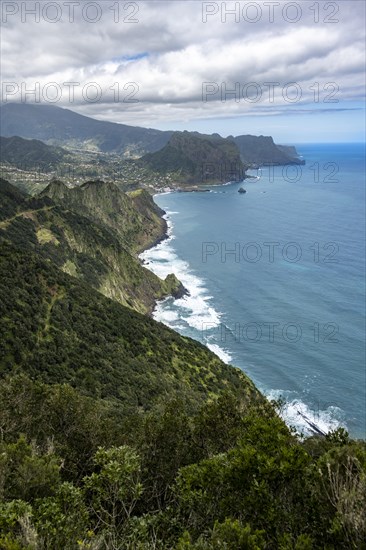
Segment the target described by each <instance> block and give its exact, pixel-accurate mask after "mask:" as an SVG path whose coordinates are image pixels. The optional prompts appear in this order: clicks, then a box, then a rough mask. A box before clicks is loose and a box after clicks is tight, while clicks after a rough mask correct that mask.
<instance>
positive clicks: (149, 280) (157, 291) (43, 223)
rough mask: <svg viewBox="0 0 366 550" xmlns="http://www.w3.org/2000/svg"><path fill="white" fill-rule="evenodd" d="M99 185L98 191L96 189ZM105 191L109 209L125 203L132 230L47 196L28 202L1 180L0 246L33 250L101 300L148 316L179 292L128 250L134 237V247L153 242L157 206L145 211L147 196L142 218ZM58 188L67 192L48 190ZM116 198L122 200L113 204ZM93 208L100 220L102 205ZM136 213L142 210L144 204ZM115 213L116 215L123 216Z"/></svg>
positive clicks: (159, 222)
mask: <svg viewBox="0 0 366 550" xmlns="http://www.w3.org/2000/svg"><path fill="white" fill-rule="evenodd" d="M103 186H104V184H101V185H100V186H98V190H99V189H100V187H103ZM105 187H106V189H105V195H104V196H105V197H107V196H109V204H110V206H111V207H113V208H115V209H118V208H120V207H121V203H122V202H123V204H127V206H128V213H129V216H130V218H131V219H132V220H133V223H132V224H131V226H132V228H131V227H130V228H129V227H128V225H127V222H126V223H125V225H124V230H123V231H121V232H120V234H119V233H118V232H116V231H115V230H114V229H113V227H112V226H111V225H113V224H111V225H108V224H105V223H103V222H102V220H101V219H99V220H97V219H96V220H95V221H93V220H92V219H90V218H88V217H86V215H84V216H83V215H80V214H78V213H77V212H76V211H75V210H69V209H67V208H63V207H61V206H60V205H59V204H57V203H56V202H54V201H52V200H51V199H50V198H49V197H48V196H46V195H42V196H39V197H32V198H31V197H27V196H25V195H23V194H21V193H20V192H19V191H18V190H17V189H16V188H15V187H13V186H12V185H11V184H9V183H8V182H6V181H5V180H0V199H1V202H0V242H1V241H7V242H10V243H13V244H15V245H16V246H18V247H21V248H22V249H23V250H24V251H35V252H37V253H38V254H39V255H40V256H41V257H43V258H45V259H48V260H52V262H53V263H54V264H55V265H56V266H58V267H59V268H60V269H62V270H63V271H64V272H66V273H69V274H70V275H73V276H74V277H77V278H78V279H81V280H83V281H84V282H86V283H88V284H89V285H91V286H92V287H93V288H95V289H96V290H99V291H100V292H101V293H102V294H104V295H105V296H107V297H109V298H112V299H114V300H116V301H117V302H119V303H121V304H123V305H125V306H128V307H131V308H133V309H135V310H137V311H140V312H142V313H149V312H151V311H152V310H153V308H154V305H155V302H156V300H158V299H162V298H164V297H166V296H169V295H171V294H173V295H178V294H181V293H182V291H183V289H182V287H181V285H180V283H179V281H178V280H177V279H176V278H175V277H174V276H173V275H171V276H168V278H167V279H166V280H165V281H162V280H161V279H159V278H158V277H157V276H156V275H154V274H153V273H152V272H151V271H149V270H147V269H145V268H144V267H142V265H141V264H140V262H139V260H138V259H137V258H136V257H135V254H134V252H133V251H130V248H129V247H128V243H129V242H130V240H129V239H132V237H133V235H136V240H137V242H138V241H140V242H142V241H144V240H145V239H146V241H147V240H148V239H151V242H153V239H155V238H157V237H156V235H158V234H159V230H160V227H162V220H161V218H160V217H159V215H158V212H157V211H156V209H155V206H152V207H151V212H150V210H149V205H150V201H151V202H152V204H153V205H154V203H153V201H152V199H151V198H150V195H148V196H147V197H145V207H144V210H143V213H142V214H140V211H139V210H138V208H137V206H135V204H134V202H133V200H132V199H130V198H129V197H127V196H126V195H124V194H123V193H121V192H120V191H119V190H118V189H117V188H114V186H113V188H112V187H110V186H107V185H106V186H105ZM56 188H59V189H65V190H66V191H68V189H67V188H66V187H65V186H64V185H63V184H62V183H55V184H51V186H50V187H49V189H56ZM84 196H85V194H83V197H84ZM116 196H117V197H118V198H119V199H120V200H119V201H117V202H116V204H115V205H114V203H113V200H114V198H115V197H116ZM96 200H97V199H96ZM90 204H91V203H90ZM97 204H98V212H99V214H100V215H101V213H102V212H103V205H102V203H101V202H99V203H97ZM75 208H76V207H75ZM140 208H141V209H142V208H143V205H142V204H141V205H140ZM105 212H106V214H105V218H106V220H107V222H108V220H109V219H110V218H111V219H112V220H113V216H112V212H111V210H108V208H106V211H105ZM118 212H119V213H118V216H120V217H121V216H123V212H122V211H118ZM87 213H88V211H87V210H86V209H85V214H87ZM109 216H110V217H109ZM116 216H117V214H116ZM147 216H149V218H148V217H147ZM145 220H146V222H145ZM145 227H146V230H145ZM135 228H136V233H134V230H135ZM139 231H140V232H139ZM123 237H126V238H123Z"/></svg>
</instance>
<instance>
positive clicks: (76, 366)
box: [0, 180, 366, 550]
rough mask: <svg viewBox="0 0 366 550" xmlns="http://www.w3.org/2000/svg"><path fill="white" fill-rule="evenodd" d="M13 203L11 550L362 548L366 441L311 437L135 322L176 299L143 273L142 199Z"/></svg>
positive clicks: (2, 265)
mask: <svg viewBox="0 0 366 550" xmlns="http://www.w3.org/2000/svg"><path fill="white" fill-rule="evenodd" d="M0 195H1V202H0V549H1V550H117V549H118V550H220V549H222V550H338V549H343V548H344V549H351V550H366V542H365V541H366V443H365V442H364V441H352V440H350V439H349V436H348V434H347V433H346V432H345V431H344V430H342V429H339V430H337V431H335V432H333V433H330V434H328V435H327V436H326V437H312V438H308V439H305V440H301V439H299V438H298V436H296V435H295V433H294V432H293V431H292V430H291V429H289V428H288V427H287V426H286V425H285V424H284V422H283V421H282V420H281V419H280V417H279V416H278V415H277V413H276V409H275V406H274V405H272V404H270V403H268V402H267V401H266V400H265V398H264V397H263V396H262V395H261V394H260V393H259V392H258V390H257V389H256V388H255V386H254V385H253V383H252V382H251V381H250V380H249V379H248V378H247V377H246V376H245V374H244V373H243V372H241V371H240V370H239V369H235V368H233V367H230V366H228V365H225V364H224V363H222V362H221V361H220V359H219V358H218V357H217V356H216V355H214V354H213V353H212V352H210V351H209V350H208V349H207V348H206V347H205V346H203V345H201V344H199V343H198V342H195V341H194V340H191V339H189V338H183V337H182V336H180V335H178V334H177V333H175V332H174V331H172V330H170V329H168V328H167V327H165V326H164V325H162V324H160V323H157V322H155V321H153V320H152V319H150V318H149V317H147V316H145V315H142V314H141V313H138V312H137V311H133V309H131V308H132V307H134V308H136V309H137V308H138V306H139V305H141V304H145V307H146V308H147V306H146V304H148V303H149V302H148V300H149V299H152V296H153V295H154V296H155V295H156V292H157V293H159V292H162V290H163V287H164V284H165V286H166V287H167V286H169V287H174V286H176V284H177V281H176V280H175V279H174V278H172V277H168V278H167V280H166V281H165V282H161V281H160V283H159V285H163V286H156V287H154V286H153V285H154V284H155V283H154V281H155V279H154V278H153V277H154V276H152V275H151V276H152V278H151V279H149V278H148V277H149V276H150V275H148V273H149V272H146V273H145V271H146V270H143V268H142V267H141V266H140V265H139V264H138V261H137V260H136V258H135V257H134V254H135V253H136V251H138V250H139V249H140V247H141V246H143V244H144V243H146V242H150V241H151V240H152V239H154V238H155V236H156V235H158V233H159V223H160V215H161V211H160V210H159V209H158V208H157V207H155V206H154V204H153V203H152V200H151V197H150V195H148V194H147V193H146V191H134V192H132V193H130V195H129V196H127V195H124V194H123V193H121V192H120V191H119V190H118V189H115V188H114V187H112V186H111V185H110V184H103V183H102V182H89V183H88V184H86V185H85V186H82V187H81V188H79V189H77V190H70V189H68V188H67V187H65V186H64V185H63V184H62V183H60V182H54V183H53V184H52V185H51V186H50V187H49V188H48V190H47V192H46V193H44V194H43V195H42V196H38V197H33V198H30V197H27V196H25V195H23V194H22V193H21V192H20V191H19V190H17V189H16V188H14V187H13V186H12V185H10V184H9V183H8V182H6V181H4V180H1V181H0ZM51 197H52V198H51ZM113 277H115V279H113ZM156 279H157V278H156ZM158 281H159V280H158ZM102 282H104V284H105V285H107V282H109V287H108V288H105V289H103V288H101V285H102ZM113 285H114V286H113ZM149 285H151V287H149ZM112 288H113V289H114V291H115V296H112V297H113V298H114V299H113V300H112V299H110V298H108V297H106V296H104V295H103V294H102V293H101V292H98V290H99V291H102V292H103V290H104V293H105V294H113V292H112ZM147 288H151V289H152V290H151V292H150V293H148V291H147V290H146V289H147ZM97 289H98V290H97ZM116 289H119V291H120V292H121V293H122V292H124V296H125V299H126V301H129V306H130V307H129V308H127V307H124V305H122V304H121V303H118V302H122V303H123V299H122V297H121V295H120V294H118V292H117V290H116ZM141 289H143V290H141ZM165 291H166V288H165Z"/></svg>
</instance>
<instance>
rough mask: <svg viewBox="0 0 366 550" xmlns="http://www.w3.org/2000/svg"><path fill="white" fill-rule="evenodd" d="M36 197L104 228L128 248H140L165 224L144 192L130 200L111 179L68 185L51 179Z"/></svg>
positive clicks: (157, 235) (161, 230)
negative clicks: (57, 204)
mask: <svg viewBox="0 0 366 550" xmlns="http://www.w3.org/2000/svg"><path fill="white" fill-rule="evenodd" d="M40 196H42V197H49V198H51V199H52V200H54V201H55V202H57V203H59V204H60V205H62V206H63V207H64V208H67V209H70V210H73V211H74V212H76V213H77V214H80V215H81V216H85V217H86V218H88V219H90V220H92V221H94V222H95V223H101V224H103V225H104V226H106V227H108V228H109V229H111V230H112V231H113V232H115V233H116V234H117V235H118V237H119V238H120V239H121V242H122V243H123V244H124V246H126V247H127V248H128V249H129V250H131V251H139V250H142V249H143V248H145V247H147V246H149V245H150V244H152V243H154V242H155V241H156V240H157V239H159V238H161V236H162V235H163V234H164V230H165V224H164V221H163V220H161V218H160V217H159V215H158V211H157V210H156V207H155V205H154V202H153V200H152V198H150V200H149V199H147V198H146V195H144V197H145V198H144V199H143V200H138V199H137V200H134V199H133V197H130V196H128V195H127V194H125V193H123V192H122V191H121V190H120V189H119V188H118V187H117V186H116V185H114V184H113V183H111V182H103V181H100V180H96V181H88V182H86V183H84V184H83V185H81V186H80V187H73V188H68V187H67V186H66V185H64V184H63V183H62V182H60V181H52V182H51V183H50V185H49V186H48V187H46V189H44V191H42V193H41V194H40Z"/></svg>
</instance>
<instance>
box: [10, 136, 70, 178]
mask: <svg viewBox="0 0 366 550" xmlns="http://www.w3.org/2000/svg"><path fill="white" fill-rule="evenodd" d="M67 160H72V154H71V153H70V152H68V151H66V150H65V149H62V148H61V147H52V146H49V145H46V144H45V143H43V142H42V141H39V140H36V139H23V138H21V137H18V136H13V137H9V138H6V137H0V162H2V163H3V162H5V163H8V164H11V165H12V166H16V167H17V168H19V169H21V170H32V169H33V170H40V171H42V172H52V171H53V170H55V168H56V167H57V166H58V165H59V164H60V163H61V162H65V161H67Z"/></svg>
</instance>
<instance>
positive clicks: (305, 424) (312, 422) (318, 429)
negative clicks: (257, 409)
mask: <svg viewBox="0 0 366 550" xmlns="http://www.w3.org/2000/svg"><path fill="white" fill-rule="evenodd" d="M221 186H223V185H222V184H221ZM170 192H172V193H174V192H175V191H174V190H173V191H170ZM170 192H165V193H166V194H168V193H170ZM161 194H163V193H155V194H154V197H155V196H158V195H161ZM169 216H170V214H169V211H168V212H167V211H165V210H164V214H162V219H163V220H164V222H165V223H164V233H163V234H162V235H161V237H160V238H159V239H157V240H156V242H155V243H154V244H153V245H150V246H149V247H147V248H146V249H145V250H144V251H143V252H147V251H148V250H151V249H153V248H155V247H156V246H158V245H159V244H161V243H163V242H165V241H167V240H168V239H170V238H171V237H172V230H173V227H172V226H171V225H170V223H169V220H167V218H168V217H169ZM164 252H165V249H164ZM151 263H154V259H152V260H150V261H149V264H150V265H147V264H146V263H145V261H144V260H143V259H142V265H144V267H146V268H147V269H150V270H151V271H152V272H153V273H155V274H157V273H156V271H155V270H153V269H151ZM169 267H171V268H172V269H173V266H172V265H171V264H170V265H169ZM164 275H165V273H164ZM182 275H183V272H182ZM195 275H196V276H197V277H198V278H199V274H198V275H197V274H195ZM158 276H159V277H160V278H162V277H161V275H158ZM193 297H195V289H193ZM172 298H173V299H174V301H175V300H178V299H179V298H175V297H174V296H173V297H172ZM167 299H169V297H166V298H164V299H161V300H157V301H156V302H155V306H154V308H153V310H152V312H151V313H150V314H149V316H150V317H152V318H154V319H155V320H156V321H158V322H162V323H164V324H166V326H168V327H169V328H170V329H171V330H174V331H175V332H177V333H178V334H182V333H181V332H180V331H179V330H177V328H176V327H175V326H174V322H173V325H172V324H171V323H169V317H168V315H166V319H167V320H168V322H165V321H164V318H163V317H162V318H161V319H160V318H159V317H160V316H161V313H163V316H164V312H165V314H166V313H168V314H171V313H172V312H171V310H170V306H165V309H164V306H162V311H160V309H159V305H160V304H164V302H166V300H167ZM173 303H174V302H173ZM176 307H177V308H179V309H180V308H181V305H180V304H177V306H176ZM157 308H158V309H157ZM172 310H174V307H173V308H172ZM155 314H157V315H158V317H155ZM195 315H196V312H194V313H191V312H189V313H188V312H187V313H186V311H184V315H183V318H185V320H186V319H187V318H188V317H190V318H191V317H195ZM186 322H187V321H186ZM188 325H189V326H187V328H188V329H189V327H191V326H192V327H193V328H194V325H193V324H192V325H191V324H190V323H188ZM183 335H184V334H183ZM190 337H191V338H194V339H196V340H197V341H199V342H201V343H202V344H203V345H205V346H206V347H207V348H208V349H210V350H211V351H212V352H213V353H215V354H216V355H217V356H218V357H219V358H220V359H221V360H222V361H223V362H224V363H226V364H227V365H230V366H232V367H233V368H240V367H235V363H234V358H232V357H231V356H230V350H228V351H227V352H226V350H222V352H223V355H221V354H220V353H218V352H217V350H215V349H212V348H211V347H210V346H209V345H208V344H209V343H210V342H209V341H208V342H203V341H202V340H200V339H197V338H195V336H192V335H190ZM220 351H221V350H220ZM226 353H228V355H229V357H230V358H228V359H225V358H224V355H225V354H226ZM241 370H243V372H244V373H245V374H246V370H245V368H244V369H243V368H241ZM247 376H248V375H247ZM251 380H252V378H251ZM253 383H254V384H255V382H253ZM255 385H256V387H257V388H258V391H260V393H261V394H262V395H263V396H264V397H265V398H266V399H268V400H270V399H271V394H272V393H273V392H277V391H278V390H275V389H265V388H261V389H259V387H258V386H257V384H255ZM310 412H311V409H310V408H309V405H308V404H307V403H306V402H304V401H301V400H300V401H299V400H298V399H290V400H289V401H287V404H286V407H285V410H284V415H283V416H282V415H280V416H281V418H282V419H283V420H284V421H285V423H286V424H287V425H288V426H290V425H292V424H293V417H294V415H295V416H296V417H297V419H296V423H298V424H299V427H298V432H299V433H300V432H301V431H302V430H304V431H305V433H306V434H307V435H306V436H305V437H309V436H311V435H316V436H318V437H324V436H325V435H326V433H327V431H328V430H329V427H327V428H328V430H327V429H326V427H325V426H323V423H322V422H320V423H319V422H317V420H319V419H317V418H313V417H312V416H311V414H310ZM300 419H301V420H300ZM299 421H300V422H299Z"/></svg>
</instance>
